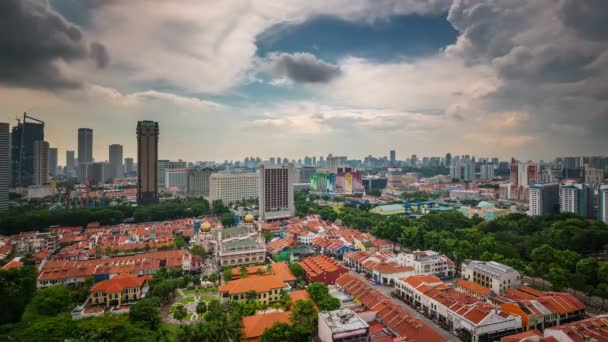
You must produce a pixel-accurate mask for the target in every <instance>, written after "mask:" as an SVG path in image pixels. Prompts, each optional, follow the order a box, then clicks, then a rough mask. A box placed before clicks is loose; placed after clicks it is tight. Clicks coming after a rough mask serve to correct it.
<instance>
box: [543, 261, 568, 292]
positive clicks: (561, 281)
mask: <svg viewBox="0 0 608 342" xmlns="http://www.w3.org/2000/svg"><path fill="white" fill-rule="evenodd" d="M547 280H549V282H551V287H552V288H553V290H554V291H561V290H563V289H564V288H566V286H568V273H567V272H566V271H565V270H564V269H562V268H559V267H551V269H550V270H549V273H548V274H547Z"/></svg>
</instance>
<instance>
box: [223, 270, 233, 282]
mask: <svg viewBox="0 0 608 342" xmlns="http://www.w3.org/2000/svg"><path fill="white" fill-rule="evenodd" d="M222 274H223V277H224V283H227V282H229V281H230V280H232V268H226V269H224V271H223V273H222Z"/></svg>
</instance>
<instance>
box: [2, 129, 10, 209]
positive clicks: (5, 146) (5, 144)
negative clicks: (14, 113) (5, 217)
mask: <svg viewBox="0 0 608 342" xmlns="http://www.w3.org/2000/svg"><path fill="white" fill-rule="evenodd" d="M8 128H9V125H8V123H6V122H0V213H3V212H6V211H7V210H8V186H9V164H10V162H9V152H8V151H9V133H8V131H9V130H8Z"/></svg>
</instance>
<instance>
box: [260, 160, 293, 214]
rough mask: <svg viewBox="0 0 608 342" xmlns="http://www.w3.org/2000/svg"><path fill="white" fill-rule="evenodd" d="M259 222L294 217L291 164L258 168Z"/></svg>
mask: <svg viewBox="0 0 608 342" xmlns="http://www.w3.org/2000/svg"><path fill="white" fill-rule="evenodd" d="M258 176H259V187H258V193H259V195H258V196H259V203H260V220H262V221H269V220H280V219H285V218H289V217H292V216H294V215H295V213H296V208H295V206H294V204H293V183H294V180H293V164H287V165H264V164H261V165H259V166H258Z"/></svg>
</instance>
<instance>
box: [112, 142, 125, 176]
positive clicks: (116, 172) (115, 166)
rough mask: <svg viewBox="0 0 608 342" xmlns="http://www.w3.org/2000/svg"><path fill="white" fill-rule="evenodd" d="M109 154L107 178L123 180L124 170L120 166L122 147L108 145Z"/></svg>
mask: <svg viewBox="0 0 608 342" xmlns="http://www.w3.org/2000/svg"><path fill="white" fill-rule="evenodd" d="M109 152H110V156H109V160H110V174H109V175H108V178H117V179H122V178H124V169H123V165H122V145H119V144H112V145H110V147H109Z"/></svg>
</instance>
